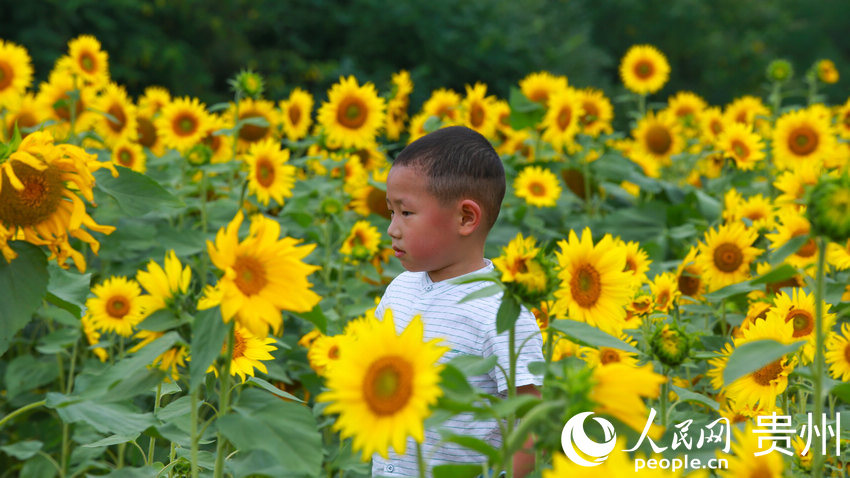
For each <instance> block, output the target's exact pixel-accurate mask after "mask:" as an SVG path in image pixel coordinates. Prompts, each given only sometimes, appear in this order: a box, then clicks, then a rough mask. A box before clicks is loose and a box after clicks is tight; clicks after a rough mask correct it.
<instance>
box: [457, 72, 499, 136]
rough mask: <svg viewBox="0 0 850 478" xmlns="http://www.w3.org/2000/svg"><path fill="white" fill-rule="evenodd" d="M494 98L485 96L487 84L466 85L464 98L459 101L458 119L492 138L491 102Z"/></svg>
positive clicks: (493, 123) (492, 102) (494, 129)
mask: <svg viewBox="0 0 850 478" xmlns="http://www.w3.org/2000/svg"><path fill="white" fill-rule="evenodd" d="M495 101H496V99H495V97H493V96H487V85H485V84H484V83H475V86H469V85H466V98H464V99H463V101H462V102H461V103H460V108H459V110H458V111H459V116H460V117H459V118H458V119H459V121H460V124H462V125H463V126H467V127H469V128H471V129H474V130H475V131H477V132H479V133H481V135H482V136H484V137H485V138H492V137H493V136H494V134H495V132H496V121H497V120H498V118H497V117H496V114H495V112H494V111H493V104H494V103H495Z"/></svg>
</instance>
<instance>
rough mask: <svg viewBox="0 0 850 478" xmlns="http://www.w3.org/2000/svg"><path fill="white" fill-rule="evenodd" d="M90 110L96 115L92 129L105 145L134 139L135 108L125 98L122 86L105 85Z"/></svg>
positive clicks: (135, 128) (135, 133)
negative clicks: (92, 109) (93, 128)
mask: <svg viewBox="0 0 850 478" xmlns="http://www.w3.org/2000/svg"><path fill="white" fill-rule="evenodd" d="M92 108H94V110H95V111H96V112H97V113H98V114H97V116H96V117H95V118H96V120H95V123H94V127H95V129H96V131H97V132H98V134H99V135H100V137H101V139H102V140H103V142H104V143H105V144H107V145H114V144H115V143H116V142H118V141H121V140H125V139H129V140H135V139H136V135H137V128H138V126H137V121H136V107H135V106H134V105H133V103H132V102H131V101H130V99H129V98H128V97H127V92H126V91H125V90H124V87H123V86H118V85H117V84H115V83H109V84H108V85H106V88H105V89H104V90H103V92H102V93H101V95H100V96H99V97H98V98H97V99H96V100H95V101H94V104H93V105H92ZM104 113H105V114H104ZM107 115H108V116H107Z"/></svg>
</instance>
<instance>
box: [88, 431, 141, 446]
mask: <svg viewBox="0 0 850 478" xmlns="http://www.w3.org/2000/svg"><path fill="white" fill-rule="evenodd" d="M138 437H139V434H138V433H133V434H129V435H127V434H117V435H112V436H108V437H106V438H103V439H100V440H98V441H96V442H92V443H87V444H85V445H83V446H84V447H86V448H98V447H102V446H109V445H118V444H121V443H127V442H129V441H133V440H135V439H136V438H138Z"/></svg>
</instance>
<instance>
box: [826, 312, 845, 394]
mask: <svg viewBox="0 0 850 478" xmlns="http://www.w3.org/2000/svg"><path fill="white" fill-rule="evenodd" d="M825 358H826V363H827V365H829V374H830V375H831V376H832V378H834V379H835V380H841V381H842V382H847V381H850V324H848V323H847V322H844V323H843V324H841V334H838V333H836V332H830V333H829V335H828V336H827V338H826V354H825Z"/></svg>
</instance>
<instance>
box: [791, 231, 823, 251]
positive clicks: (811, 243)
mask: <svg viewBox="0 0 850 478" xmlns="http://www.w3.org/2000/svg"><path fill="white" fill-rule="evenodd" d="M803 234H808V231H806V232H804V233H802V234H795V237H796V236H801V235H803ZM817 251H818V245H817V244H816V243H815V240H814V239H812V238H809V240H808V241H806V243H805V244H803V245H802V246H800V248H799V249H797V252H795V253H794V254H796V255H798V256H800V257H812V256H813V255H815V253H816V252H817Z"/></svg>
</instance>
